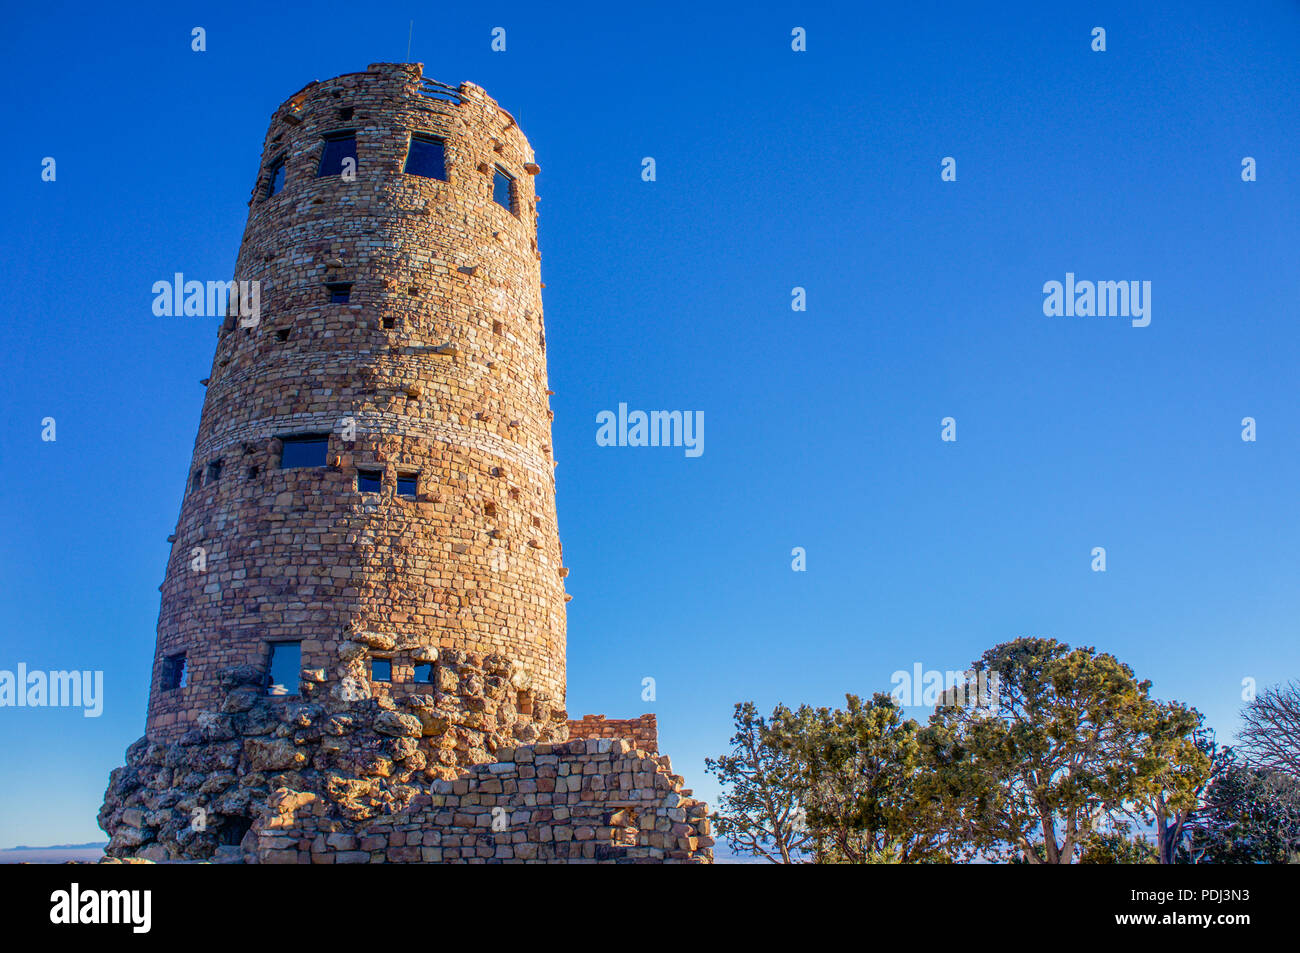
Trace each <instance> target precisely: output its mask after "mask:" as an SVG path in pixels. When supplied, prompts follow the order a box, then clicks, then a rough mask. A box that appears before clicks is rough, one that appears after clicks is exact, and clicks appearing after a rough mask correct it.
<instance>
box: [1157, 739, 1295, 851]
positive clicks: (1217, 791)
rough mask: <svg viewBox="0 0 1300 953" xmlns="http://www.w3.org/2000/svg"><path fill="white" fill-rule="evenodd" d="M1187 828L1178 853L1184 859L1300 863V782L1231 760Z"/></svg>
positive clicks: (1211, 787) (1217, 777)
mask: <svg viewBox="0 0 1300 953" xmlns="http://www.w3.org/2000/svg"><path fill="white" fill-rule="evenodd" d="M1188 826H1189V829H1190V836H1189V837H1188V838H1187V839H1186V840H1185V841H1184V842H1183V843H1182V845H1181V847H1180V850H1179V854H1178V859H1179V860H1181V861H1183V862H1186V863H1201V864H1287V863H1300V782H1297V781H1296V780H1295V779H1294V778H1291V777H1290V776H1289V775H1286V774H1283V773H1281V772H1277V771H1269V770H1266V769H1263V768H1259V767H1255V766H1254V765H1251V764H1247V763H1245V762H1242V761H1239V760H1236V759H1233V760H1232V761H1231V762H1230V763H1229V765H1228V766H1227V768H1226V770H1224V771H1222V772H1221V773H1220V774H1219V775H1218V776H1216V777H1215V779H1214V780H1213V782H1212V783H1211V784H1210V786H1209V790H1208V791H1207V792H1206V797H1205V807H1204V809H1203V810H1202V811H1201V812H1199V813H1198V814H1197V816H1196V817H1195V818H1194V819H1193V820H1192V822H1191V823H1190V824H1189V825H1188Z"/></svg>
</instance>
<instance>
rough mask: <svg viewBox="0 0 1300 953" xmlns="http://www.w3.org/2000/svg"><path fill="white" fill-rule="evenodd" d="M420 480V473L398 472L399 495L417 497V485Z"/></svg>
mask: <svg viewBox="0 0 1300 953" xmlns="http://www.w3.org/2000/svg"><path fill="white" fill-rule="evenodd" d="M419 482H420V474H418V473H399V474H397V495H398V496H409V497H411V498H414V497H415V491H416V487H417V485H418V484H419Z"/></svg>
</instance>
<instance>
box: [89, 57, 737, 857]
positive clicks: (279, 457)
mask: <svg viewBox="0 0 1300 953" xmlns="http://www.w3.org/2000/svg"><path fill="white" fill-rule="evenodd" d="M538 171H539V169H538V166H537V164H536V161H535V159H534V156H533V152H532V149H531V147H530V146H529V144H528V141H527V140H526V139H525V138H524V136H523V134H522V133H521V132H520V130H519V127H518V125H517V124H516V122H515V120H514V119H513V117H511V115H510V114H509V113H508V112H506V111H505V110H504V109H502V108H501V107H500V106H498V105H497V103H496V102H495V101H493V100H492V99H491V98H490V97H489V96H487V94H486V93H485V92H484V91H483V90H482V89H480V88H479V87H477V86H475V85H473V84H470V83H465V84H462V85H461V86H459V87H450V86H445V85H442V84H440V83H437V82H434V81H432V80H429V79H425V78H424V77H423V70H422V67H421V66H420V65H419V64H375V65H372V66H371V67H369V69H368V70H367V71H366V72H364V73H353V74H348V75H345V76H340V77H337V78H335V79H332V80H328V81H325V82H315V83H312V84H310V85H308V86H307V87H305V88H304V89H303V90H301V91H300V92H299V93H297V94H295V95H294V96H292V97H291V98H290V99H289V100H288V101H286V102H285V103H284V104H283V105H281V106H280V108H279V109H277V110H276V112H275V113H274V115H273V117H272V120H271V125H270V129H269V130H268V131H267V134H266V139H265V141H264V143H263V147H262V156H261V163H260V165H259V167H258V174H257V176H256V180H255V182H254V185H253V192H252V196H251V198H250V199H249V216H248V224H247V226H246V228H245V231H244V237H243V241H242V243H241V246H240V249H239V255H238V259H237V261H236V266H235V282H236V287H243V288H245V289H247V288H250V287H256V289H257V293H256V294H255V295H253V296H252V299H251V300H252V301H255V302H256V303H257V307H256V308H255V309H250V308H249V307H248V305H249V303H250V299H249V298H248V297H247V296H245V297H244V298H243V299H242V300H240V301H238V302H232V306H231V307H230V309H229V310H228V315H227V317H226V318H225V320H224V322H223V324H222V326H221V328H220V330H219V332H218V340H217V349H216V355H215V357H214V359H213V363H212V370H211V373H210V374H209V376H208V378H207V379H206V380H205V381H204V382H203V383H204V384H205V386H206V387H207V393H206V399H205V401H204V405H203V412H202V416H201V419H200V422H199V432H198V436H197V438H196V440H195V445H194V453H193V457H192V459H191V462H190V467H189V470H188V471H187V474H186V493H185V497H184V501H183V503H182V506H181V513H180V518H179V520H178V523H177V528H176V532H175V535H174V536H173V537H172V540H171V541H172V552H171V556H170V559H169V561H168V566H167V572H166V577H165V579H164V581H163V584H162V586H161V592H162V608H161V612H160V616H159V620H158V637H157V649H156V652H155V658H154V666H153V676H152V683H151V691H150V698H149V711H148V718H147V723H146V734H145V737H144V738H142V739H141V740H140V741H138V742H136V743H135V744H134V745H132V746H131V748H130V749H128V752H127V763H126V765H125V766H124V767H122V768H119V769H117V770H116V771H114V773H113V777H112V780H111V781H110V784H109V789H108V792H107V794H106V796H105V803H104V806H103V808H102V809H101V812H100V823H101V826H103V827H104V829H105V830H106V831H107V832H108V833H109V834H110V836H111V841H110V847H109V851H108V853H109V854H110V855H111V856H119V857H120V856H129V855H136V856H141V857H145V858H147V859H154V860H166V859H208V858H215V859H219V860H232V861H239V860H242V861H255V862H256V861H260V862H266V861H281V862H318V863H335V862H377V861H390V862H391V861H457V860H459V861H547V860H551V861H557V860H584V861H609V862H634V861H665V860H668V861H680V862H708V861H709V860H711V856H712V854H711V850H710V846H711V844H712V841H711V839H710V838H709V836H708V835H709V831H708V818H707V811H706V809H705V806H704V805H703V804H702V803H700V802H697V801H695V800H694V799H693V798H691V796H690V792H689V791H688V790H686V789H685V788H684V787H683V786H682V784H683V782H682V779H681V778H680V777H678V776H676V775H674V774H672V771H671V767H670V766H669V762H668V759H667V758H666V757H664V756H660V755H659V754H658V753H657V736H656V728H655V724H654V719H653V716H644V717H643V718H641V719H636V720H633V721H606V720H604V719H603V718H600V717H593V716H587V717H586V718H584V719H582V720H580V721H569V720H568V717H567V713H566V711H565V702H564V696H565V602H566V601H567V600H568V598H569V597H568V596H567V595H566V594H565V592H564V577H565V576H566V575H567V572H568V570H567V569H566V568H565V567H564V566H563V562H562V555H561V547H560V541H559V533H558V529H557V525H556V511H555V478H554V467H555V460H554V454H553V452H552V445H551V418H552V417H553V414H552V412H551V411H550V409H549V407H548V400H547V398H548V395H549V394H550V393H551V392H550V391H549V390H548V389H547V376H546V333H545V326H544V323H543V319H542V301H541V289H542V284H541V278H540V254H539V251H538V247H537V204H538V201H539V198H538V196H537V194H536V192H535V190H534V186H533V181H534V176H536V175H537V173H538ZM254 283H256V284H255V285H254Z"/></svg>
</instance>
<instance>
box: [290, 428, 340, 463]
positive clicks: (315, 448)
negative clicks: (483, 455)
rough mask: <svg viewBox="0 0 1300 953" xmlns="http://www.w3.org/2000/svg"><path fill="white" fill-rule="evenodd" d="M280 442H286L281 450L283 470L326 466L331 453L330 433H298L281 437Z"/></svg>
mask: <svg viewBox="0 0 1300 953" xmlns="http://www.w3.org/2000/svg"><path fill="white" fill-rule="evenodd" d="M280 442H281V443H283V444H284V449H283V450H281V451H280V469H281V470H292V469H294V468H296V467H323V466H325V464H326V458H327V457H328V455H329V447H330V437H329V434H327V433H309V434H298V435H296V436H292V437H281V438H280Z"/></svg>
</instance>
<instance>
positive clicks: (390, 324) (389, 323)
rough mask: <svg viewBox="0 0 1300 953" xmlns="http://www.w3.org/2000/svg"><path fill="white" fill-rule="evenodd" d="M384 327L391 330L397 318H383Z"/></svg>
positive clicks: (395, 324)
mask: <svg viewBox="0 0 1300 953" xmlns="http://www.w3.org/2000/svg"><path fill="white" fill-rule="evenodd" d="M384 327H385V328H386V329H388V330H389V331H391V330H392V329H393V328H395V327H397V319H396V318H384Z"/></svg>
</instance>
